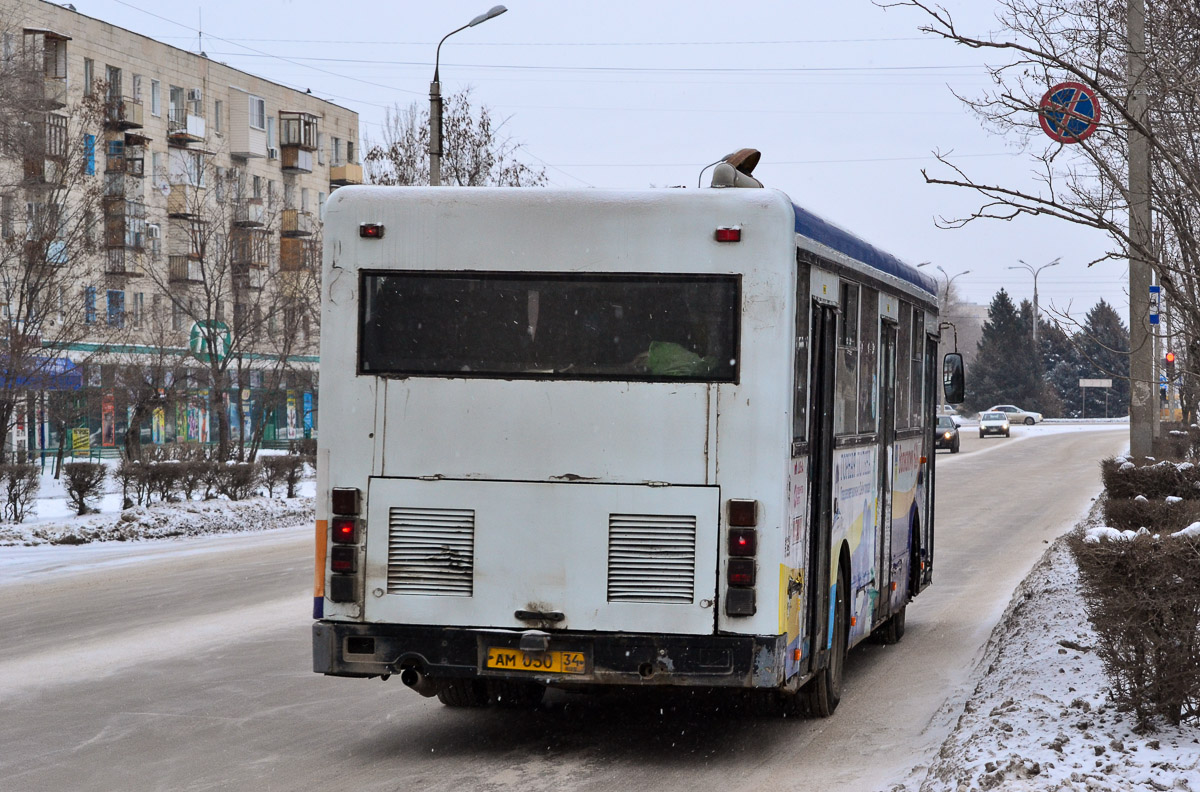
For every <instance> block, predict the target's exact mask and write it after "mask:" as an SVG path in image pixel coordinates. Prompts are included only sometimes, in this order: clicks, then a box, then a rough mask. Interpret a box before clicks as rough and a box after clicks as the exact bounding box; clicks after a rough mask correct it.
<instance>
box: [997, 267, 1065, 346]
mask: <svg viewBox="0 0 1200 792" xmlns="http://www.w3.org/2000/svg"><path fill="white" fill-rule="evenodd" d="M1060 259H1062V256H1059V257H1058V258H1056V259H1054V261H1051V262H1050V263H1048V264H1043V265H1042V266H1040V267H1037V268H1036V269H1035V268H1034V267H1033V266H1032V265H1030V264H1026V263H1025V262H1024V261H1023V260H1022V259H1017V261H1020V262H1021V265H1020V266H1015V265H1014V266H1012V267H1009V269H1023V270H1028V271H1029V272H1032V273H1033V348H1034V350H1037V349H1038V340H1037V338H1038V332H1037V330H1038V319H1040V318H1041V314H1040V313H1038V298H1037V276H1038V273H1039V272H1041V271H1042V270H1044V269H1046V267H1054V266H1057V265H1058V263H1059V260H1060Z"/></svg>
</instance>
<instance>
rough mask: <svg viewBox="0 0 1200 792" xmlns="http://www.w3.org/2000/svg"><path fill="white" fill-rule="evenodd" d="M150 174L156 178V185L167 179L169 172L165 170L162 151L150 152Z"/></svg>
mask: <svg viewBox="0 0 1200 792" xmlns="http://www.w3.org/2000/svg"><path fill="white" fill-rule="evenodd" d="M150 174H151V176H152V177H153V178H154V182H155V186H157V185H158V184H161V183H162V182H164V181H166V178H167V174H166V172H165V171H164V170H163V163H162V152H161V151H152V152H150Z"/></svg>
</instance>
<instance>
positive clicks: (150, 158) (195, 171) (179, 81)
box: [0, 0, 362, 445]
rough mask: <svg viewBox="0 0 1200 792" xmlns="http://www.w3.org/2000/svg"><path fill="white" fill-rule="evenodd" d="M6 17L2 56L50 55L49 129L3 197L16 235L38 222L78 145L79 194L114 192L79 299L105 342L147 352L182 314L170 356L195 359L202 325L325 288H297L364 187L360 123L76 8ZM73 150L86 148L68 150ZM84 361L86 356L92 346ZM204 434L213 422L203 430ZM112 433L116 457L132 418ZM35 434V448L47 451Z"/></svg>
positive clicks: (2, 6) (36, 8)
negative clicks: (86, 123) (19, 222)
mask: <svg viewBox="0 0 1200 792" xmlns="http://www.w3.org/2000/svg"><path fill="white" fill-rule="evenodd" d="M0 11H3V12H5V13H4V14H3V15H4V16H6V17H8V18H7V19H5V20H3V22H2V23H0V36H2V37H3V40H2V41H0V47H2V49H0V56H3V57H11V56H12V55H13V54H14V53H26V54H28V53H30V52H33V53H39V55H38V57H37V58H36V62H37V63H38V64H40V68H41V71H42V75H41V76H42V80H41V81H40V82H41V84H40V86H39V88H40V91H41V94H40V101H39V102H38V103H37V105H38V106H37V108H36V112H34V113H31V115H34V116H36V118H31V119H30V121H31V122H33V123H36V124H38V125H39V126H40V127H44V129H45V135H44V141H45V145H44V146H43V150H41V151H39V152H37V153H36V155H35V156H30V155H29V154H28V152H27V153H26V154H25V156H24V160H25V161H24V162H22V163H20V164H19V165H18V163H16V162H10V163H8V167H9V169H10V170H9V172H19V174H20V179H19V183H18V189H16V190H12V189H10V190H8V192H6V193H5V194H4V195H3V196H0V199H2V200H3V201H4V202H5V206H4V207H3V212H2V214H3V217H4V219H5V220H4V221H5V223H6V224H7V226H6V227H7V228H8V230H7V231H6V233H11V226H12V225H13V217H14V216H21V215H22V213H21V212H20V210H19V208H20V206H21V204H22V203H23V204H24V205H25V206H26V207H28V210H27V211H28V214H29V215H30V216H33V214H34V213H35V207H36V206H37V205H38V204H37V201H38V200H39V199H38V197H37V194H38V191H39V190H40V189H42V190H44V189H47V188H51V187H53V182H54V180H55V178H56V177H57V176H58V175H59V171H58V170H56V168H61V167H63V166H62V163H61V162H56V160H62V159H64V158H65V154H64V152H65V150H66V149H67V148H68V146H69V145H70V144H73V143H82V146H83V152H84V153H83V160H82V164H81V165H80V167H82V168H83V170H84V173H85V174H86V175H87V176H89V177H93V178H94V180H93V181H88V180H83V181H82V182H80V184H81V185H88V184H91V185H93V186H94V189H96V190H99V191H102V198H101V200H100V202H99V205H98V213H99V214H100V215H101V217H99V218H97V221H98V222H97V224H96V228H97V233H96V244H95V245H94V246H91V247H88V249H87V250H88V252H87V254H86V258H87V260H88V263H87V266H86V267H85V269H84V271H83V273H84V274H82V275H81V276H80V277H81V278H82V279H83V281H84V282H83V283H80V284H79V288H80V289H81V290H82V292H83V295H84V296H83V300H84V308H83V311H84V312H85V314H86V316H87V321H88V322H94V323H95V324H96V327H97V331H98V332H97V335H98V336H99V335H101V333H99V331H100V330H101V329H105V330H111V329H112V327H113V326H114V325H121V326H126V327H127V329H129V330H130V331H131V333H132V335H131V336H130V339H129V341H128V343H134V344H136V343H146V344H149V343H151V341H150V339H148V338H139V337H138V331H139V329H141V328H148V326H149V322H148V321H147V320H148V318H149V317H150V315H151V314H154V315H156V316H164V315H165V314H166V313H167V312H170V314H171V317H170V331H171V332H172V333H174V335H173V336H172V337H171V341H172V343H174V344H175V345H176V346H178V347H179V348H180V349H184V350H186V349H187V347H188V341H189V334H190V335H191V337H192V338H193V340H194V337H195V334H196V329H197V325H204V324H205V323H206V322H213V323H230V322H232V321H234V315H235V314H236V313H237V312H239V311H247V312H248V311H251V310H253V311H257V310H259V309H258V308H256V307H254V306H255V304H256V303H258V302H261V301H262V299H263V296H262V294H260V293H259V292H261V291H262V290H264V289H275V290H279V289H284V290H286V289H288V288H294V289H301V288H305V289H312V288H314V286H313V283H314V282H313V280H312V279H311V278H308V279H304V278H298V277H297V278H293V279H289V278H287V277H285V276H286V275H287V274H289V273H293V274H297V273H305V274H311V273H313V272H317V271H319V266H318V263H319V258H320V226H321V223H320V218H321V215H322V210H323V208H324V203H325V200H326V198H327V196H328V195H329V193H330V192H331V191H332V190H335V189H337V188H338V187H339V186H341V185H346V184H357V183H361V181H362V168H361V166H360V164H359V151H358V115H357V114H356V113H355V112H353V111H351V110H348V109H346V108H344V107H341V106H338V105H336V104H333V103H332V102H329V101H326V100H323V99H320V98H318V97H316V96H313V95H311V94H310V93H307V92H305V91H297V90H293V89H291V88H287V87H285V86H283V85H280V84H278V83H275V82H272V81H270V80H267V79H264V78H261V77H257V76H255V75H253V74H249V73H247V72H244V71H241V70H239V69H235V68H231V67H229V66H227V65H225V64H223V63H220V62H218V61H215V60H212V59H210V58H208V57H207V56H205V55H204V54H203V53H199V54H197V53H193V52H189V51H186V50H183V49H179V48H177V47H173V46H170V45H168V44H164V43H161V42H159V41H155V40H153V39H150V38H147V37H145V36H142V35H139V34H137V33H133V32H131V31H128V30H125V29H123V28H120V27H117V26H114V25H111V24H108V23H107V22H104V21H103V20H99V19H94V18H91V17H88V16H85V15H84V14H80V13H78V12H76V11H75V10H74V9H73V7H71V6H70V5H69V4H67V5H59V4H55V3H49V2H43V0H0ZM84 105H88V106H91V107H98V108H100V117H99V119H98V122H97V123H96V125H95V127H94V128H87V129H79V130H78V131H76V129H75V128H73V127H72V126H71V121H72V117H71V116H72V113H75V112H78V108H80V107H82V106H84ZM76 134H78V135H80V136H81V137H82V138H83V139H82V141H75V140H73V139H72V137H73V136H74V135H76ZM39 135H40V133H39ZM10 154H11V152H10ZM0 156H2V155H0ZM3 165H4V163H3V162H0V166H3ZM18 169H19V171H18ZM10 181H11V180H10ZM81 189H82V188H81ZM88 189H90V188H88ZM14 207H16V208H15V209H14ZM217 252H220V255H221V256H222V257H224V258H227V259H228V261H229V263H230V268H229V274H230V277H228V278H227V279H226V281H227V282H224V283H221V284H218V285H217V286H216V291H214V286H213V284H212V283H206V282H205V280H206V278H208V279H210V280H211V278H212V275H211V272H212V269H213V268H212V267H211V266H208V267H207V268H206V259H207V260H208V263H209V264H211V260H212V259H214V258H215V256H216V255H217ZM206 273H207V274H206ZM289 284H291V285H290V286H289ZM295 296H296V297H297V298H303V297H304V296H305V295H302V294H296V295H295ZM311 296H313V297H314V298H315V294H314V295H311ZM204 300H207V301H208V302H207V306H208V307H207V308H205V307H203V306H204V305H205V303H204ZM197 306H200V307H199V308H198V307H197ZM202 315H203V316H205V318H203V319H199V320H198V318H197V317H199V316H202ZM146 332H147V333H148V332H149V331H148V330H146ZM299 335H300V337H299V338H297V344H296V346H295V347H294V354H295V355H296V357H297V358H304V359H305V360H306V361H308V362H309V363H310V364H311V365H310V366H309V368H310V369H311V368H315V350H316V338H315V336H316V329H315V328H310V327H309V326H308V325H307V323H306V324H304V325H303V327H302V328H301V329H300V331H299ZM310 335H311V337H310ZM128 343H126V347H128ZM74 346H75V347H76V348H78V349H86V348H89V347H88V346H87V340H84V341H83V342H80V343H78V344H75V345H74ZM193 346H194V345H193ZM218 354H219V353H218ZM97 372H101V373H99V374H98V373H97ZM84 379H85V381H86V382H85V384H87V383H90V384H94V385H99V386H100V387H101V388H103V387H104V386H106V385H108V384H110V383H109V380H110V379H111V378H110V377H109V376H108V375H107V374H106V373H104V372H103V364H100V365H98V366H93V367H92V371H90V372H89V373H88V374H87V375H86V376H85V377H84ZM250 379H252V377H251V378H250ZM314 379H315V378H314ZM257 384H260V385H261V383H257ZM255 385H256V382H254V381H246V382H240V383H239V382H233V383H232V392H231V393H226V394H225V395H224V403H223V404H222V402H221V400H220V399H218V398H217V396H216V394H208V393H207V392H206V398H207V399H208V401H209V404H208V406H207V407H196V408H194V409H196V410H199V411H201V412H206V413H211V412H212V411H213V410H218V409H232V408H230V406H229V405H230V403H231V402H232V404H233V405H234V406H235V407H236V406H237V405H238V404H239V403H240V402H241V400H242V399H245V398H252V397H248V396H247V392H248V391H249V390H250V389H252V388H253V387H254V386H255ZM308 387H309V388H310V390H311V389H312V386H308ZM305 393H306V394H307V395H305V394H302V393H299V392H297V393H296V394H295V403H296V404H311V403H312V401H313V397H314V395H315V394H312V393H308V392H307V391H306V392H305ZM231 397H232V398H231ZM291 398H292V396H291V394H289V410H288V411H287V413H288V414H287V415H286V417H284V418H277V419H276V420H280V421H284V422H286V423H285V425H284V426H282V427H280V429H281V431H283V433H284V436H286V437H296V436H297V435H302V434H304V433H305V431H306V429H307V428H308V427H310V426H311V417H309V416H307V415H305V414H304V411H303V409H300V408H296V409H294V410H293V409H291V408H290V407H291V404H292V402H291V401H290V399H291ZM99 401H100V402H101V403H103V402H104V399H103V398H101V399H100V400H99ZM108 401H109V402H111V401H113V400H112V399H111V398H109V399H108ZM117 401H119V399H117ZM92 412H93V413H95V412H96V410H92ZM118 412H119V411H118ZM235 412H236V409H232V411H231V416H232V415H233V414H234V413H235ZM93 417H95V416H94V415H93ZM214 420H215V419H214ZM247 420H249V419H247ZM264 420H265V419H264ZM156 421H159V422H161V423H162V424H163V427H162V428H163V431H162V433H161V434H162V435H163V436H164V437H167V438H168V439H176V438H178V439H187V440H210V439H211V437H209V433H208V432H207V431H206V430H205V431H201V432H199V433H197V432H195V431H193V430H192V429H191V428H190V424H189V428H185V427H184V423H183V422H181V421H179V422H177V421H175V420H174V418H173V417H172V416H166V417H165V418H161V419H160V418H156ZM207 421H208V416H207V415H206V417H205V420H203V421H200V422H199V424H198V425H200V426H204V425H206V423H207ZM306 422H307V423H306ZM34 423H37V421H34ZM100 423H102V424H105V425H104V427H103V429H102V430H101V431H100V432H98V434H99V435H102V436H103V438H104V440H106V441H107V440H109V439H111V438H112V436H113V435H114V434H119V433H120V431H122V430H121V427H120V424H121V416H120V415H117V416H115V417H109V418H107V419H106V418H105V417H104V414H103V413H101V414H100ZM108 423H115V424H116V425H117V427H116V428H117V429H118V431H117V432H111V431H110V427H109V426H108ZM193 423H194V422H193ZM176 427H178V429H177V430H176ZM93 428H95V427H93ZM158 429H159V427H158V426H157V424H156V426H155V432H156V434H155V439H158V434H157V432H158ZM141 431H143V432H144V431H145V427H142V428H141ZM180 433H182V434H180ZM27 434H29V436H30V438H31V439H30V444H31V445H32V444H33V443H34V442H40V441H34V440H33V439H32V437H33V435H32V433H27ZM193 435H196V436H193ZM113 442H117V441H116V440H115V439H114V440H113ZM106 444H107V443H106Z"/></svg>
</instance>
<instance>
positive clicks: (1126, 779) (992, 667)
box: [889, 539, 1200, 792]
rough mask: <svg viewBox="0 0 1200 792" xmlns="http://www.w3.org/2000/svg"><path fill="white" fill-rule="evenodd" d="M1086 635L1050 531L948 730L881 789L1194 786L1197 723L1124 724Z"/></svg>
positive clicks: (957, 791) (952, 791) (960, 791)
mask: <svg viewBox="0 0 1200 792" xmlns="http://www.w3.org/2000/svg"><path fill="white" fill-rule="evenodd" d="M1095 643H1096V635H1095V633H1093V632H1092V629H1091V626H1090V625H1089V624H1088V621H1087V616H1086V614H1085V613H1084V610H1083V604H1082V602H1081V599H1080V592H1079V583H1078V573H1077V572H1076V569H1075V563H1074V561H1073V560H1072V559H1071V555H1070V552H1069V551H1068V550H1067V547H1066V542H1065V541H1064V540H1063V539H1059V540H1058V541H1057V542H1055V543H1054V544H1052V545H1051V546H1050V548H1049V549H1048V550H1047V551H1046V554H1045V555H1044V556H1043V557H1042V559H1041V561H1040V562H1039V563H1038V564H1037V565H1036V566H1035V567H1034V569H1033V571H1032V572H1031V573H1030V574H1029V576H1028V577H1027V578H1026V579H1025V580H1024V582H1022V583H1021V585H1020V586H1019V587H1018V588H1017V590H1016V592H1015V593H1014V595H1013V598H1012V601H1011V602H1010V603H1009V606H1008V608H1007V610H1006V611H1005V613H1004V616H1003V617H1002V618H1001V620H1000V623H999V624H998V625H997V626H996V629H995V631H994V632H993V633H992V637H991V639H990V640H989V641H988V644H987V647H986V649H985V650H984V653H983V657H982V660H981V661H980V662H979V665H978V666H977V667H976V669H975V672H974V682H975V687H974V691H973V692H972V693H971V695H970V697H969V699H968V700H967V701H966V702H965V705H962V707H963V709H962V714H961V715H960V717H959V719H958V723H957V726H956V727H955V729H954V731H953V733H952V734H951V735H950V737H949V738H948V739H947V740H946V741H945V743H943V745H942V748H941V750H940V752H939V753H938V755H937V756H936V757H934V758H933V759H932V762H931V763H930V764H929V765H928V766H925V765H923V766H921V767H918V768H916V769H914V770H913V772H912V773H911V774H910V776H909V777H908V778H907V779H905V780H904V782H903V783H898V784H895V785H893V786H892V787H890V788H889V792H966V791H967V790H972V791H973V790H989V789H996V790H1005V791H1006V792H1007V791H1008V790H1018V791H1020V792H1033V791H1034V790H1038V791H1039V792H1041V791H1042V790H1072V791H1074V790H1088V791H1089V792H1093V791H1094V792H1118V791H1122V790H1148V791H1149V790H1193V791H1197V792H1200V725H1191V726H1183V727H1180V728H1175V727H1171V726H1169V725H1162V726H1161V728H1160V729H1159V730H1158V731H1155V732H1154V733H1147V734H1138V733H1135V731H1134V727H1133V723H1134V721H1133V718H1132V717H1131V716H1130V715H1129V713H1126V712H1120V711H1118V710H1117V709H1116V708H1115V707H1114V706H1113V705H1112V704H1111V703H1110V702H1109V701H1108V697H1107V695H1106V692H1105V677H1104V672H1103V668H1102V666H1101V663H1100V658H1098V657H1097V656H1096V653H1095V651H1093V648H1092V647H1093V646H1094V645H1095Z"/></svg>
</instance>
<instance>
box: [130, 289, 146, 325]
mask: <svg viewBox="0 0 1200 792" xmlns="http://www.w3.org/2000/svg"><path fill="white" fill-rule="evenodd" d="M145 297H146V295H144V294H143V293H142V292H135V293H134V295H133V305H132V306H130V308H131V309H132V310H131V311H130V315H131V317H132V319H133V326H134V327H141V326H142V307H143V306H144V305H145Z"/></svg>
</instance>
